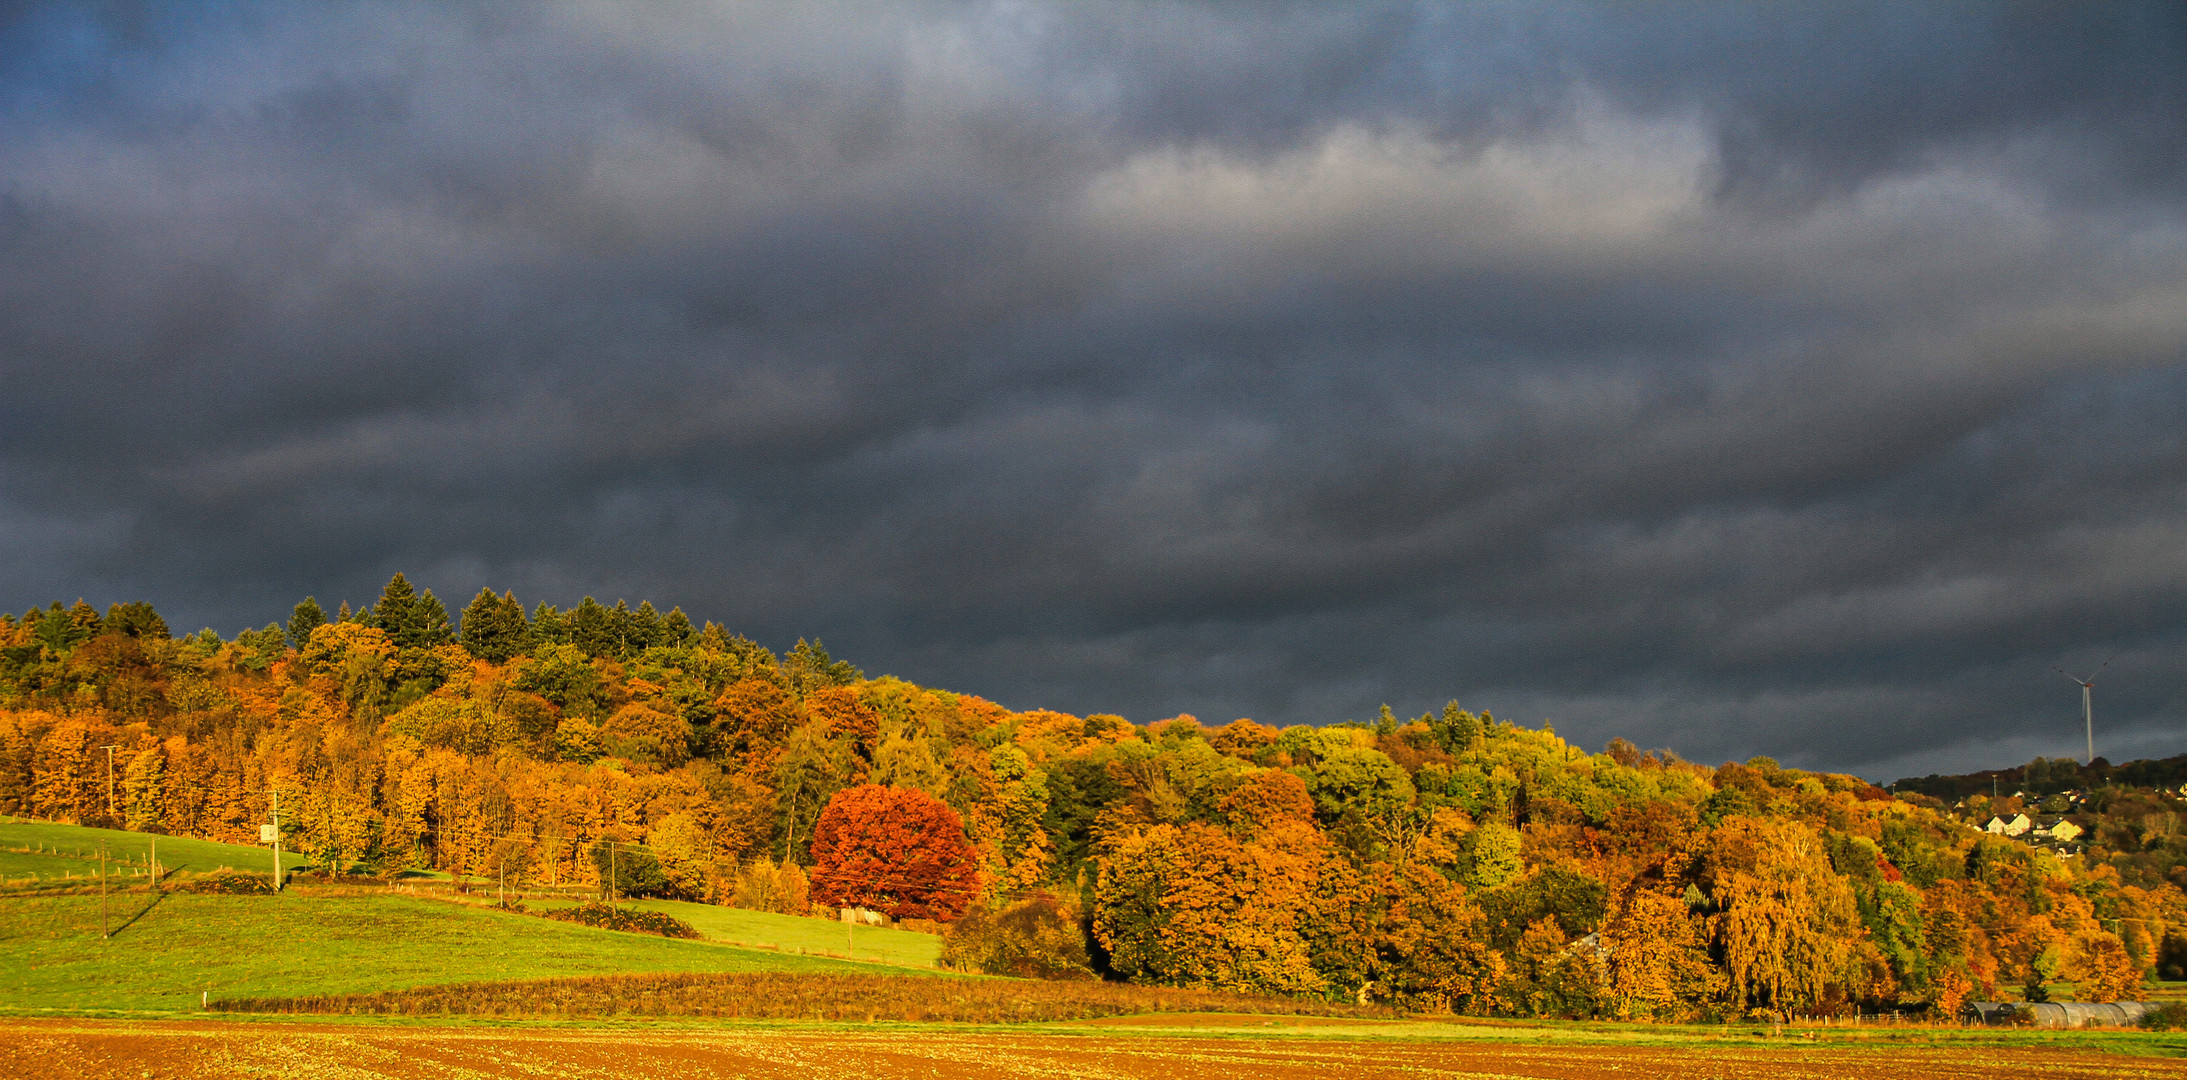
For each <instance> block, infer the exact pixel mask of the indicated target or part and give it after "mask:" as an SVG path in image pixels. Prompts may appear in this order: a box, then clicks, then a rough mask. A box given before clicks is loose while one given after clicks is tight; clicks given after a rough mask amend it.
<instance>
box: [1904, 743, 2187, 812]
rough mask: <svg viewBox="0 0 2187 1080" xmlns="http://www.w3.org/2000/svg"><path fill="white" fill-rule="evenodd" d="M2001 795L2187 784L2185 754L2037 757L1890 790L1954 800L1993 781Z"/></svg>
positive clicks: (1913, 779)
mask: <svg viewBox="0 0 2187 1080" xmlns="http://www.w3.org/2000/svg"><path fill="white" fill-rule="evenodd" d="M1993 784H1994V785H1995V790H1996V792H1997V793H1998V794H2001V795H2002V794H2010V793H2012V792H2014V791H2025V792H2028V793H2029V794H2033V795H2050V794H2055V793H2057V792H2061V791H2071V790H2079V791H2086V790H2089V789H2092V788H2099V787H2124V788H2169V789H2171V790H2173V791H2178V790H2179V787H2180V785H2182V784H2187V754H2178V755H2175V756H2173V757H2168V758H2159V759H2156V760H2153V761H2152V760H2149V759H2147V758H2143V759H2140V760H2136V761H2129V762H2127V763H2126V764H2124V765H2113V764H2111V762H2110V761H2109V760H2107V759H2104V758H2097V759H2096V760H2095V761H2093V762H2091V763H2089V764H2087V765H2083V764H2081V763H2080V762H2078V761H2075V760H2073V759H2072V758H2036V759H2035V760H2034V761H2031V762H2028V763H2027V764H2025V765H2015V766H2013V767H2011V768H2008V769H1988V770H1985V771H1983V772H1971V773H1961V774H1958V775H1953V776H1942V775H1938V774H1936V773H1930V774H1929V775H1927V776H1910V777H1907V778H1905V779H1903V780H1899V781H1897V782H1896V783H1893V784H1892V785H1891V790H1892V791H1911V792H1917V793H1919V794H1922V795H1928V796H1931V797H1933V798H1938V799H1942V800H1944V801H1945V802H1948V803H1953V802H1958V801H1959V800H1961V799H1964V798H1967V797H1968V796H1970V795H1988V794H1990V793H1991V790H1992V785H1993Z"/></svg>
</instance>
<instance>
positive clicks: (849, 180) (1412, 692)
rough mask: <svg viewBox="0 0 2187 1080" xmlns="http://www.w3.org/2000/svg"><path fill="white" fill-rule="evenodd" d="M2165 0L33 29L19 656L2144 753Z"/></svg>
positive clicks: (1930, 749) (0, 343)
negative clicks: (56, 613)
mask: <svg viewBox="0 0 2187 1080" xmlns="http://www.w3.org/2000/svg"><path fill="white" fill-rule="evenodd" d="M2182 11H2183V9H2181V8H2179V7H2178V6H2175V5H2124V4H2121V5H2107V6H2104V7H2102V8H2099V9H2087V8H2083V9H2051V8H2040V7H2021V6H2002V5H1933V6H1932V5H1904V4H1894V5H1875V6H1869V5H1847V6H1824V5H1815V6H1801V7H1798V8H1790V9H1777V8H1756V9H1739V8H1730V7H1724V6H1719V5H1698V6H1677V5H1663V6H1650V7H1644V8H1635V7H1631V6H1627V5H1611V6H1601V7H1597V6H1565V5H1541V4H1522V5H1511V6H1495V5H1453V6H1439V5H1404V6H1392V7H1379V6H1378V7H1359V8H1343V9H1333V8H1329V7H1327V6H1324V5H1303V6H1297V7H1280V6H1247V7H1229V6H1171V5H1145V6H1117V7H1113V8H1100V9H1093V8H1087V7H1084V6H1078V5H1053V6H1045V5H994V6H988V5H966V6H929V5H919V6H907V7H890V8H883V7H876V6H871V5H847V6H843V7H828V6H799V7H794V8H792V7H787V6H784V7H747V6H728V5H722V6H717V5H710V4H697V3H691V4H660V5H642V6H635V7H615V6H605V5H591V4H567V5H536V6H527V7H521V8H512V7H509V6H506V5H479V6H464V5H432V6H427V5H417V6H411V5H401V4H371V5H362V4H360V5H317V6H309V7H297V6H291V5H268V6H252V5H243V6H238V7H233V8H221V9H218V10H217V11H213V12H208V11H207V10H205V9H201V8H199V7H196V6H173V7H168V6H160V5H152V6H146V7H132V6H125V5H80V6H79V5H41V4H29V5H20V6H17V7H14V8H11V9H9V10H8V12H7V14H5V15H0V110H4V112H0V115H4V117H5V122H4V123H0V382H4V386H5V393H4V394H0V430H4V431H5V432H6V433H7V436H8V437H7V438H6V439H5V440H4V448H0V560H4V563H0V565H5V566H7V567H8V568H9V571H10V572H8V573H7V574H5V575H0V605H4V606H6V607H9V608H11V609H15V610H20V609H22V608H24V607H27V606H29V605H31V604H33V603H44V602H46V601H48V600H51V599H54V598H60V599H64V600H68V599H73V598H74V597H76V596H78V595H83V596H86V597H88V598H90V599H92V600H93V601H94V602H98V603H104V602H106V601H109V600H115V599H136V598H144V599H150V600H152V601H153V602H154V603H155V604H157V605H158V606H159V607H160V608H161V610H162V611H164V612H166V613H168V615H169V617H170V620H171V621H174V622H176V623H180V624H188V625H199V624H202V623H207V622H209V623H212V624H213V625H215V626H218V627H220V628H221V629H222V630H223V631H224V632H229V633H232V632H233V631H234V630H235V629H236V628H238V627H240V626H243V625H255V624H262V623H264V622H266V621H267V620H269V619H273V618H277V617H282V616H284V615H285V613H286V611H287V608H288V606H289V605H291V604H293V603H294V602H295V601H296V600H297V599H299V598H300V597H302V596H303V595H304V594H306V593H312V594H315V595H317V596H319V597H320V598H321V599H322V600H325V601H327V602H328V603H329V604H330V605H331V604H332V603H333V602H334V601H336V600H339V599H341V598H343V597H347V598H348V599H350V600H351V601H352V602H359V601H364V600H367V599H369V597H370V596H371V595H372V594H373V593H374V592H375V591H376V589H377V587H378V585H379V583H380V582H382V581H384V580H385V579H386V577H387V576H388V574H389V573H391V572H393V571H394V570H397V569H401V570H405V571H406V572H409V573H410V574H411V576H412V577H413V578H415V579H417V580H419V581H420V582H421V583H422V584H426V585H430V586H432V587H433V588H434V589H435V590H436V591H438V592H439V593H440V594H441V595H442V596H443V597H445V598H447V599H449V600H451V601H453V602H454V603H457V604H460V603H461V602H462V600H463V599H465V598H467V597H468V596H469V595H470V594H471V593H472V592H475V591H476V589H477V588H478V587H479V586H480V585H482V584H490V585H493V586H494V587H496V588H513V589H514V590H516V592H517V594H518V596H519V597H520V598H522V599H524V600H526V601H527V602H535V601H538V600H551V601H555V602H558V603H569V602H573V601H574V600H575V599H576V598H577V597H579V596H581V595H584V594H588V593H589V594H592V595H596V596H600V597H602V598H603V599H607V600H610V601H612V600H613V599H615V598H617V597H628V598H630V599H631V600H632V601H633V602H635V601H636V600H638V599H640V598H650V599H652V600H654V601H655V602H656V603H660V604H663V605H664V606H665V605H666V604H671V603H673V604H680V605H682V606H683V607H684V608H685V609H686V610H687V611H690V612H691V613H692V614H693V615H694V616H696V617H700V618H712V619H715V620H718V621H720V622H722V623H724V624H725V625H727V626H729V627H730V628H732V629H737V630H742V631H744V632H746V633H748V634H751V635H752V636H754V637H757V638H759V639H761V640H764V641H769V642H771V643H774V644H777V645H781V644H786V643H788V642H789V641H793V640H794V639H795V638H796V637H798V636H800V635H806V636H811V635H817V636H819V637H822V638H824V639H825V640H826V641H827V642H828V644H829V646H830V647H831V648H832V649H833V650H834V651H835V652H836V654H837V655H839V656H846V657H849V658H851V659H853V660H854V661H856V662H858V663H859V664H861V665H862V666H863V667H865V668H866V669H868V670H869V671H872V672H879V671H889V672H894V673H896V674H900V675H903V676H905V677H907V678H912V679H915V680H917V681H920V682H925V683H931V684H936V685H941V686H946V687H949V688H952V689H959V690H964V691H968V692H974V693H980V694H983V695H985V696H989V697H992V698H995V699H996V700H998V701H1001V702H1004V703H1005V704H1009V705H1012V706H1016V707H1032V706H1037V705H1045V706H1050V707H1055V708H1062V709H1068V710H1072V711H1076V712H1087V711H1115V712H1122V713H1124V714H1126V715H1128V716H1131V717H1132V718H1133V719H1136V720H1142V721H1143V720H1148V719H1154V718H1157V717H1160V716H1167V715H1172V714H1174V713H1177V712H1181V711H1185V712H1192V713H1195V714H1197V715H1199V716H1200V717H1202V718H1203V719H1206V720H1212V721H1217V722H1220V721H1224V720H1228V719H1230V718H1233V717H1236V716H1252V717H1255V718H1256V719H1260V720H1262V721H1264V722H1270V723H1279V724H1282V723H1293V722H1309V723H1319V722H1326V721H1330V720H1339V719H1347V718H1352V719H1365V718H1368V717H1371V716H1372V715H1373V713H1374V711H1375V708H1376V706H1377V705H1378V704H1380V703H1382V702H1385V701H1386V702H1388V703H1389V704H1391V705H1392V706H1393V707H1395V708H1397V709H1398V710H1399V711H1401V712H1409V713H1418V712H1420V711H1423V710H1426V709H1428V708H1431V707H1434V706H1437V705H1439V704H1440V703H1441V702H1442V701H1443V700H1445V699H1446V698H1451V697H1456V698H1458V699H1459V700H1460V701H1462V702H1464V703H1466V704H1467V705H1468V706H1469V707H1473V708H1489V709H1492V710H1494V711H1496V712H1497V713H1498V714H1499V715H1501V716H1505V717H1507V718H1510V719H1516V720H1519V721H1521V722H1525V723H1529V724H1533V723H1539V722H1543V721H1549V722H1553V723H1555V724H1556V725H1557V727H1558V730H1559V731H1561V732H1563V733H1565V734H1566V735H1568V736H1571V737H1573V738H1575V739H1577V740H1579V741H1581V742H1584V743H1587V744H1589V745H1599V744H1600V743H1601V742H1603V741H1604V740H1606V739H1608V738H1609V737H1611V736H1613V735H1624V736H1626V737H1628V738H1631V739H1633V740H1634V741H1636V742H1640V743H1642V744H1644V745H1651V746H1653V745H1668V746H1671V747H1673V748H1676V749H1677V750H1679V751H1680V752H1681V753H1684V754H1686V755H1688V756H1689V757H1694V758H1698V759H1704V760H1721V759H1722V758H1724V757H1745V756H1747V755H1750V754H1756V753H1767V754H1771V755H1773V756H1776V757H1778V758H1780V759H1782V760H1784V761H1786V762H1787V763H1791V764H1800V765H1806V766H1812V767H1825V768H1834V769H1846V770H1852V771H1857V772H1860V773H1862V774H1864V775H1868V776H1871V777H1875V778H1880V779H1889V778H1891V777H1892V776H1896V775H1902V774H1904V773H1907V772H1917V771H1929V770H1931V769H1946V770H1950V771H1959V770H1962V769H1969V768H1978V767H1987V766H1995V765H2003V764H2009V763H2014V762H2018V761H2024V760H2026V759H2027V758H2028V757H2031V756H2033V755H2035V754H2046V755H2064V754H2068V753H2071V752H2073V750H2074V749H2075V748H2076V747H2077V746H2078V744H2079V730H2078V729H2079V724H2078V720H2079V717H2078V715H2077V711H2078V701H2077V696H2078V695H2077V692H2075V691H2074V690H2073V688H2072V687H2071V686H2070V684H2068V683H2066V682H2065V681H2064V680H2062V679H2060V678H2059V677H2058V676H2057V675H2056V674H2055V673H2054V672H2052V671H2051V670H2050V668H2051V665H2053V664H2057V663H2065V664H2067V665H2068V666H2074V665H2079V666H2082V667H2092V666H2094V664H2095V663H2096V662H2099V661H2101V660H2102V659H2103V658H2104V657H2105V656H2108V655H2111V654H2112V653H2117V654H2118V656H2119V658H2118V660H2117V661H2115V662H2114V663H2113V664H2112V666H2111V668H2110V669H2109V670H2108V671H2107V672H2106V674H2105V678H2104V681H2103V682H2101V683H2100V684H2099V685H2098V688H2097V701H2098V705H2097V708H2098V723H2099V751H2100V752H2104V753H2107V754H2108V755H2109V756H2111V757H2113V758H2114V759H2123V758H2125V757H2130V756H2138V755H2143V754H2171V753H2178V752H2182V751H2187V745H2182V744H2183V743H2187V730H2183V727H2182V719H2183V717H2187V679H2183V678H2182V662H2183V660H2187V558H2183V557H2182V555H2183V546H2182V541H2183V540H2187V446H2183V443H2182V438H2183V436H2182V434H2181V433H2182V431H2183V430H2187V109H2183V107H2182V105H2183V101H2187V14H2182Z"/></svg>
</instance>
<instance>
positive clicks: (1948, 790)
mask: <svg viewBox="0 0 2187 1080" xmlns="http://www.w3.org/2000/svg"><path fill="white" fill-rule="evenodd" d="M1891 786H1892V789H1893V790H1894V791H1896V792H1898V794H1899V797H1900V798H1902V799H1904V798H1923V797H1927V798H1933V799H1935V800H1937V809H1939V810H1942V811H1944V812H1945V813H1948V814H1951V815H1952V816H1954V817H1957V818H1958V819H1960V820H1961V821H1963V822H1965V823H1967V824H1969V825H1975V826H1980V825H1983V824H1985V823H1986V822H1988V821H1989V819H1990V818H1992V817H1999V818H2003V819H2006V820H2008V821H2009V820H2011V819H2012V818H2013V817H2014V816H2016V815H2019V814H2027V815H2029V820H2030V822H2031V824H2033V825H2035V826H2036V827H2038V828H2042V827H2047V826H2050V825H2053V824H2055V823H2056V822H2059V821H2071V822H2072V823H2073V824H2074V825H2076V826H2078V827H2079V828H2080V830H2081V833H2080V834H2079V835H2078V836H2075V837H2074V838H2073V839H2072V840H2071V841H2067V842H2063V843H2060V842H2057V841H2054V840H2053V841H2048V842H2047V846H2050V847H2054V848H2056V849H2058V850H2059V851H2061V852H2062V853H2065V854H2070V855H2074V856H2085V858H2086V860H2087V864H2088V865H2090V866H2091V867H2094V866H2104V867H2107V868H2108V869H2109V870H2111V871H2113V872H2115V873H2116V874H2117V876H2118V880H2119V881H2122V882H2125V883H2127V884H2133V885H2157V884H2163V883H2170V884H2172V885H2174V886H2178V887H2180V888H2183V889H2187V829H2183V827H2182V822H2183V821H2187V794H2183V787H2187V754H2181V755H2179V756H2176V757H2168V758H2163V759H2160V760H2156V761H2148V760H2142V761H2130V762H2127V763H2126V764H2124V765H2113V764H2111V763H2110V762H2108V761H2105V760H2104V759H2102V758H2097V759H2096V760H2095V762H2094V763H2093V764H2089V765H2082V764H2080V763H2079V762H2076V761H2074V760H2072V759H2070V758H2047V759H2046V758H2036V759H2035V760H2034V761H2031V762H2028V763H2027V764H2026V765H2023V766H2020V767H2019V768H2014V769H1992V770H1989V771H1987V772H1978V773H1967V774H1965V775H1963V776H1924V777H1921V778H1919V779H1909V780H1900V781H1899V782H1897V783H1896V784H1893V785H1891ZM1992 792H1995V794H1994V795H1993V794H1992ZM2029 839H2030V842H2036V839H2035V837H2034V834H2033V833H2032V832H2031V833H2030V837H2029ZM2181 962H2187V955H2183V956H2182V957H2181Z"/></svg>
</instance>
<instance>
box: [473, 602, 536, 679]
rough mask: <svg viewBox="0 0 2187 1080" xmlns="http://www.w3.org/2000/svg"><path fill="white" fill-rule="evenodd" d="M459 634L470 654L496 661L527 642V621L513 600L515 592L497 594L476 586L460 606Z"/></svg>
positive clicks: (512, 652) (511, 655) (505, 659)
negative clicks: (460, 626) (470, 597)
mask: <svg viewBox="0 0 2187 1080" xmlns="http://www.w3.org/2000/svg"><path fill="white" fill-rule="evenodd" d="M462 635H463V647H464V648H466V649H468V650H470V652H471V655H472V656H476V657H478V658H479V659H481V660H491V661H493V662H494V663H497V664H500V663H506V662H507V661H508V660H509V658H510V657H513V656H515V655H517V654H518V653H520V652H523V651H524V650H525V648H526V647H527V646H528V645H529V644H530V642H529V640H528V639H529V638H530V637H531V624H530V623H528V622H526V621H525V619H524V605H522V604H519V603H517V602H516V594H515V593H510V594H509V595H508V596H506V597H501V596H495V595H494V591H493V590H492V589H480V590H479V591H478V595H477V596H475V597H473V598H472V599H471V603H470V605H469V606H467V607H465V608H464V609H463V628H462Z"/></svg>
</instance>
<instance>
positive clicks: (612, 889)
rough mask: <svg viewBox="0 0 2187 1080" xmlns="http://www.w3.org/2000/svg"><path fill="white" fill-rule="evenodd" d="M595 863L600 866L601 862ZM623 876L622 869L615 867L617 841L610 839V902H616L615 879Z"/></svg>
mask: <svg viewBox="0 0 2187 1080" xmlns="http://www.w3.org/2000/svg"><path fill="white" fill-rule="evenodd" d="M593 865H595V866H598V865H599V864H598V863H594V864H593ZM621 876H622V871H620V870H617V869H616V868H615V841H613V840H610V841H608V903H609V904H611V905H612V904H614V903H615V879H616V878H618V877H621Z"/></svg>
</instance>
